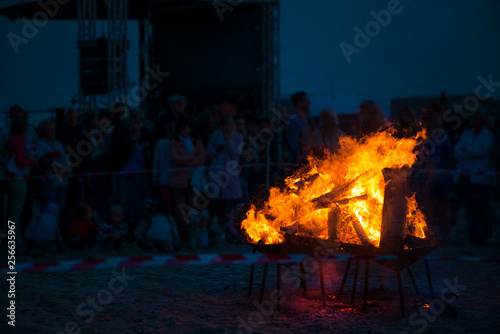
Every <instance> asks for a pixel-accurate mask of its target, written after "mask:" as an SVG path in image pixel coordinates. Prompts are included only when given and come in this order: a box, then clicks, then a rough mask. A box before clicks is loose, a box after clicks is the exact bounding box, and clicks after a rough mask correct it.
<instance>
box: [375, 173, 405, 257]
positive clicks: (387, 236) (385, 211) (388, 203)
mask: <svg viewBox="0 0 500 334" xmlns="http://www.w3.org/2000/svg"><path fill="white" fill-rule="evenodd" d="M408 170H409V169H408V168H407V167H403V168H400V169H392V168H384V169H383V170H382V174H383V175H384V179H385V181H389V182H388V183H387V184H386V186H385V195H384V205H383V207H382V225H381V231H380V249H381V250H384V251H387V252H395V253H397V252H401V251H403V248H404V238H405V227H406V210H407V200H406V190H407V174H408Z"/></svg>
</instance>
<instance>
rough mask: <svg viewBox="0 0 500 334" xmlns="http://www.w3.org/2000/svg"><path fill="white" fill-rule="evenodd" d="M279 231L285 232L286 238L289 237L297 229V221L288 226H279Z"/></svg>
mask: <svg viewBox="0 0 500 334" xmlns="http://www.w3.org/2000/svg"><path fill="white" fill-rule="evenodd" d="M280 231H282V232H285V238H286V239H288V238H291V237H293V236H294V235H295V234H296V233H297V232H298V231H299V222H296V223H294V224H293V225H290V226H282V227H280Z"/></svg>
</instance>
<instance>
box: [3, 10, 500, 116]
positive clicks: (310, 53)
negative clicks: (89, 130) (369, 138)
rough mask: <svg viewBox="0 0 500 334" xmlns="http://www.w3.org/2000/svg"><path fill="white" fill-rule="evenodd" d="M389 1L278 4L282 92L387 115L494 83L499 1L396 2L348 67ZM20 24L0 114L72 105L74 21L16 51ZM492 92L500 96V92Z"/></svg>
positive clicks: (133, 31) (498, 74)
mask: <svg viewBox="0 0 500 334" xmlns="http://www.w3.org/2000/svg"><path fill="white" fill-rule="evenodd" d="M389 2H390V1H387V0H376V1H372V0H360V1H350V0H338V1H330V0H308V1H301V0H282V1H281V3H282V5H281V85H282V93H283V94H290V93H293V92H294V91H296V90H299V89H300V90H306V91H307V92H309V93H310V94H311V95H312V112H313V113H317V112H318V111H319V109H320V108H322V107H324V106H326V105H332V106H334V107H335V108H336V109H337V111H338V112H340V113H343V112H355V111H356V107H357V104H358V103H359V101H360V100H361V99H365V98H368V99H373V100H375V101H376V102H377V103H379V104H380V106H381V107H382V109H383V110H384V111H386V113H387V112H388V109H389V103H390V99H391V98H394V97H410V96H421V95H438V94H439V93H440V92H441V91H443V90H445V91H447V92H448V94H460V93H469V92H473V91H474V89H475V87H476V86H477V84H478V80H477V77H478V76H479V75H482V76H485V77H486V76H487V75H488V74H490V73H491V74H492V76H493V80H496V81H500V61H499V60H500V43H499V42H500V20H499V13H500V1H496V0H480V1H472V0H453V1H451V0H448V1H445V0H412V1H411V0H401V3H400V7H401V8H402V9H401V11H400V13H399V14H396V15H392V17H391V22H390V23H389V24H388V25H387V26H386V27H382V28H381V30H380V32H379V33H378V35H376V36H374V37H373V38H371V40H370V43H369V45H368V46H366V47H365V48H363V49H361V52H360V53H359V54H353V55H352V59H351V63H350V64H348V63H347V61H346V59H345V58H344V55H343V54H342V51H341V49H340V47H339V44H340V43H341V42H346V43H349V44H351V45H354V41H353V39H354V36H355V31H354V30H353V29H354V27H356V26H358V27H359V28H361V29H362V30H364V29H365V25H366V24H367V23H368V22H370V21H372V20H374V19H373V17H372V16H371V15H370V11H371V10H374V11H377V12H378V11H380V10H382V9H387V5H388V3H389ZM398 8H399V7H398ZM214 15H215V13H214ZM221 24H223V23H221ZM22 26H23V22H22V21H16V22H15V23H11V22H10V21H9V20H7V19H6V18H4V17H1V18H0V31H1V33H0V36H1V37H0V59H1V61H0V74H1V75H0V91H1V92H2V94H1V95H0V96H1V98H0V110H6V109H7V108H8V107H9V106H10V105H12V104H14V103H16V104H21V105H22V106H23V107H24V108H26V109H27V110H32V109H45V108H50V107H55V106H65V105H68V104H69V100H70V98H71V96H72V95H74V94H76V93H77V80H78V73H77V69H78V63H77V49H76V37H77V26H76V21H50V22H49V23H48V24H47V25H46V26H45V27H42V28H40V29H39V32H38V33H37V35H36V36H35V37H33V38H32V39H31V40H30V42H29V43H28V44H26V45H20V48H19V49H20V50H19V52H18V53H17V54H15V52H14V51H13V48H12V47H11V45H10V43H9V41H8V39H7V33H8V32H10V31H12V32H15V33H19V32H20V31H21V28H22ZM128 30H129V33H130V35H129V39H130V41H131V48H130V50H129V55H128V64H129V77H130V81H131V82H136V83H137V82H138V50H137V45H138V43H137V22H134V21H131V22H130V24H129V29H128ZM495 78H496V79H495ZM332 93H335V96H336V99H335V100H334V101H332V100H331V99H330V98H329V96H331V94H332ZM493 96H494V97H496V98H500V88H499V89H497V91H495V92H494V94H493ZM31 122H32V123H36V120H35V119H31ZM2 123H3V119H2V120H0V124H2Z"/></svg>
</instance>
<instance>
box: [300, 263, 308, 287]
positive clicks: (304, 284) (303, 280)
mask: <svg viewBox="0 0 500 334" xmlns="http://www.w3.org/2000/svg"><path fill="white" fill-rule="evenodd" d="M300 287H301V288H304V293H307V282H306V271H305V269H304V264H303V263H302V262H300Z"/></svg>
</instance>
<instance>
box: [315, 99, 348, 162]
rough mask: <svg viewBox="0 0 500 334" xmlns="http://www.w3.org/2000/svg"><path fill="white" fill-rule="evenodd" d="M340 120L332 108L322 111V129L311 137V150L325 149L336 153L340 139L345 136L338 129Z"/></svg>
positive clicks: (317, 130)
mask: <svg viewBox="0 0 500 334" xmlns="http://www.w3.org/2000/svg"><path fill="white" fill-rule="evenodd" d="M338 124H339V118H338V117H337V114H336V113H335V110H333V109H332V108H325V109H323V110H321V114H320V127H319V129H316V130H315V131H314V132H313V134H312V136H311V148H313V149H316V148H323V149H324V150H326V151H328V152H330V153H335V151H337V149H338V148H339V139H340V137H341V136H342V135H343V134H344V132H343V131H342V130H340V128H339V127H338Z"/></svg>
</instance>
